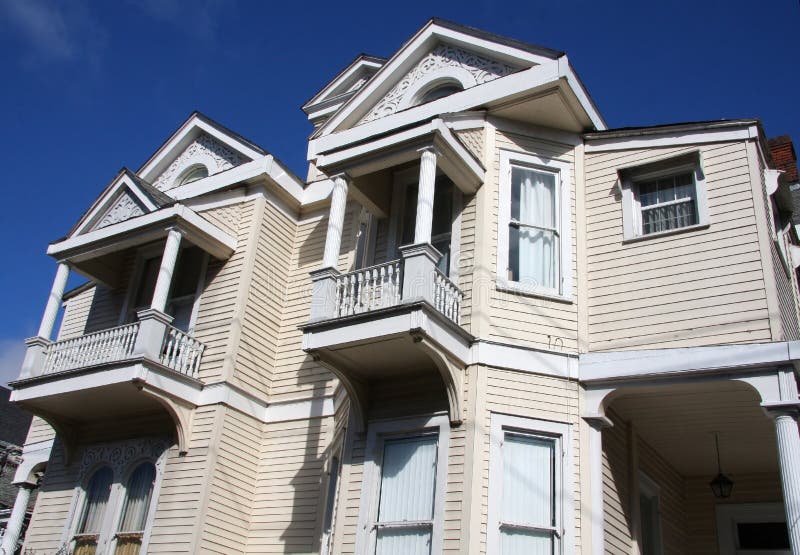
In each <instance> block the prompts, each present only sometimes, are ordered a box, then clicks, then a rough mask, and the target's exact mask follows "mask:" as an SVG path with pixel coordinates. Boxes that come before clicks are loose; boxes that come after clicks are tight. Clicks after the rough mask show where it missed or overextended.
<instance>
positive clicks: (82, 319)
mask: <svg viewBox="0 0 800 555" xmlns="http://www.w3.org/2000/svg"><path fill="white" fill-rule="evenodd" d="M94 295H95V287H90V288H89V289H86V290H85V291H82V292H80V293H78V294H77V295H75V296H74V297H72V298H70V299H67V300H66V301H64V316H63V317H62V318H61V326H60V328H59V330H58V336H57V337H58V340H59V341H62V340H64V339H72V338H73V337H80V336H81V335H83V334H84V332H85V331H86V321H87V320H88V318H89V310H91V308H92V300H93V299H94Z"/></svg>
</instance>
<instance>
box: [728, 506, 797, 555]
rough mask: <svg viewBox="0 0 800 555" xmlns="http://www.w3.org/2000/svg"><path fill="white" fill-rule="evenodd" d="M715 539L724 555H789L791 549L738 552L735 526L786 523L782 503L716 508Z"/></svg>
mask: <svg viewBox="0 0 800 555" xmlns="http://www.w3.org/2000/svg"><path fill="white" fill-rule="evenodd" d="M716 513H717V539H718V540H719V549H720V553H724V554H725V555H740V554H741V555H791V549H785V550H781V549H770V550H753V549H747V550H739V549H738V546H737V545H736V544H737V539H738V538H737V534H736V525H737V524H738V523H739V522H748V521H750V522H786V513H785V511H784V507H783V503H725V504H719V505H717V506H716Z"/></svg>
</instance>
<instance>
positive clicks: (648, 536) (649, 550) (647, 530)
mask: <svg viewBox="0 0 800 555" xmlns="http://www.w3.org/2000/svg"><path fill="white" fill-rule="evenodd" d="M639 522H640V530H641V536H640V541H639V544H640V545H641V553H642V555H661V553H662V547H661V502H660V488H659V487H658V484H656V483H655V482H654V481H653V480H651V479H650V478H648V477H647V476H646V475H644V474H641V473H640V474H639Z"/></svg>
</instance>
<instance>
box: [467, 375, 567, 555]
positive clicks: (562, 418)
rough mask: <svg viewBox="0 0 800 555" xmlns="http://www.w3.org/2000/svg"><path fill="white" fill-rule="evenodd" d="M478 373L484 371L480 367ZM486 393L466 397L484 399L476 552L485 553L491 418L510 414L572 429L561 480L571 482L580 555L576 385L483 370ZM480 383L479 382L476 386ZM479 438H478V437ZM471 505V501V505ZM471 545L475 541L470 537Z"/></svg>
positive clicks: (474, 392) (479, 424)
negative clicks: (569, 463) (569, 456)
mask: <svg viewBox="0 0 800 555" xmlns="http://www.w3.org/2000/svg"><path fill="white" fill-rule="evenodd" d="M479 371H484V369H483V368H482V367H481V368H479ZM485 372H486V374H487V375H486V386H485V387H486V390H485V391H481V390H480V386H478V389H474V388H473V389H472V390H471V391H470V394H473V395H477V396H479V397H480V396H484V402H483V406H484V410H483V414H482V415H476V418H480V420H479V421H478V422H477V423H476V429H477V430H478V431H477V433H478V434H479V436H478V437H477V438H476V441H480V442H481V443H482V445H483V449H482V452H481V457H480V459H481V460H479V461H475V464H476V465H479V467H478V468H479V474H480V479H481V482H482V488H481V492H482V493H481V498H480V510H481V520H480V522H481V529H480V546H481V549H480V552H481V553H486V534H487V526H488V518H489V515H488V513H489V488H490V484H489V465H490V463H491V461H490V456H489V455H490V443H489V440H490V437H489V433H490V430H491V429H492V421H491V420H492V414H493V413H499V414H510V415H514V416H520V417H524V418H533V419H538V420H550V421H554V422H563V423H566V424H569V425H570V426H571V427H572V456H573V467H572V468H571V469H567V468H565V469H564V479H565V480H567V479H570V480H572V486H573V492H574V498H573V506H574V541H575V553H580V549H581V548H580V545H581V527H582V526H581V489H580V457H581V451H580V434H579V427H580V414H579V410H578V385H577V383H575V382H572V381H568V380H563V379H559V378H551V377H547V376H540V375H536V374H530V373H526V372H515V371H511V370H501V369H498V368H491V367H487V368H485ZM478 383H480V380H479V382H478ZM481 436H482V437H481ZM474 502H475V501H474V500H473V503H474ZM471 541H476V540H475V539H474V536H471Z"/></svg>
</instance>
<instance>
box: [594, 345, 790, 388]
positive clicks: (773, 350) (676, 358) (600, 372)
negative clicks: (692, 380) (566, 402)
mask: <svg viewBox="0 0 800 555" xmlns="http://www.w3.org/2000/svg"><path fill="white" fill-rule="evenodd" d="M796 360H798V361H800V342H797V341H789V342H785V341H784V342H774V343H760V344H750V345H722V346H713V347H685V348H678V349H640V350H633V351H609V352H603V353H583V354H581V355H580V362H579V365H580V379H581V381H583V382H588V381H598V380H608V379H617V378H640V377H647V376H652V375H664V374H682V373H686V372H697V371H713V370H724V369H736V368H752V367H758V366H774V365H780V364H784V365H790V364H791V363H792V362H794V361H796Z"/></svg>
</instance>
